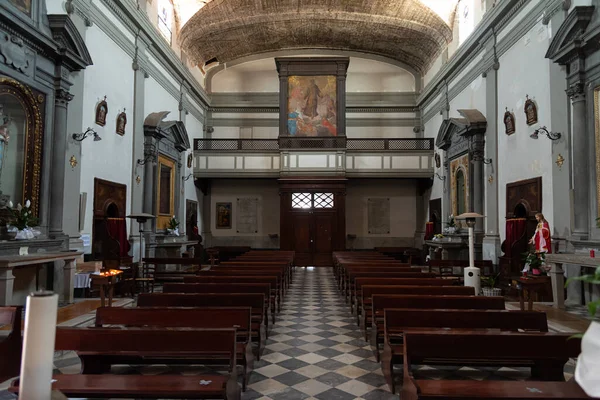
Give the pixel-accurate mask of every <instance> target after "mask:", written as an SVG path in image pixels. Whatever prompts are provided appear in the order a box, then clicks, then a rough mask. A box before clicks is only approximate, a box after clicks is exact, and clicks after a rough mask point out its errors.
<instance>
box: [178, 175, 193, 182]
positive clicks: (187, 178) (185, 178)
mask: <svg viewBox="0 0 600 400" xmlns="http://www.w3.org/2000/svg"><path fill="white" fill-rule="evenodd" d="M192 176H194V174H191V173H190V174H189V175H188V176H182V177H181V179H183V180H184V181H189V180H190V178H191V177H192Z"/></svg>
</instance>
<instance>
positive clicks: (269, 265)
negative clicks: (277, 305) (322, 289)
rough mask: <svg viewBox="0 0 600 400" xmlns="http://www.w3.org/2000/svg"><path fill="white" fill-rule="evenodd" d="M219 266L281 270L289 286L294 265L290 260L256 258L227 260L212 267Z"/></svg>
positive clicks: (217, 267) (234, 268) (235, 268)
mask: <svg viewBox="0 0 600 400" xmlns="http://www.w3.org/2000/svg"><path fill="white" fill-rule="evenodd" d="M219 268H223V269H231V270H240V269H255V270H258V269H263V270H265V271H271V270H273V271H279V270H281V273H282V274H283V281H284V282H285V286H284V288H286V287H289V285H290V284H291V283H292V271H293V268H292V265H291V264H290V263H289V262H288V261H275V260H268V261H266V260H265V261H263V260H259V259H257V260H254V259H251V260H249V261H227V262H224V263H222V264H219V265H216V266H215V267H213V268H212V270H217V269H219Z"/></svg>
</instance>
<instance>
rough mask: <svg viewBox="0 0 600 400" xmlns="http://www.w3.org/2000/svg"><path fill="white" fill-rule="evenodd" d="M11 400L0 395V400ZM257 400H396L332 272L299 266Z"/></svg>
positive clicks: (503, 375)
mask: <svg viewBox="0 0 600 400" xmlns="http://www.w3.org/2000/svg"><path fill="white" fill-rule="evenodd" d="M55 367H56V369H55V373H77V372H79V368H80V363H79V360H78V358H77V356H76V355H75V354H74V353H71V352H69V353H64V354H57V357H56V359H55ZM573 369H574V364H573V363H570V364H569V365H567V370H566V371H565V376H566V378H567V379H569V378H570V377H571V376H572V373H573ZM117 371H118V373H125V374H127V373H134V374H135V373H142V374H148V375H153V374H169V373H170V374H172V373H181V374H185V375H194V374H201V373H206V372H208V370H207V369H206V368H204V367H174V368H168V367H167V366H142V367H136V366H123V367H121V368H119V369H118V370H117ZM399 372H400V371H399ZM414 373H415V375H416V376H417V377H419V378H420V379H477V380H483V379H504V380H506V379H509V380H510V379H519V380H520V379H524V378H526V377H527V375H528V371H526V370H522V369H518V368H471V367H462V368H457V367H435V366H417V368H416V370H415V371H414ZM401 375H402V374H401V373H400V376H401ZM240 379H241V378H240ZM14 398H15V397H13V395H11V394H8V393H7V392H2V391H0V400H7V399H14ZM255 399H260V400H269V399H272V400H301V399H319V400H360V399H365V400H388V399H398V396H395V395H392V394H391V393H390V392H389V389H388V387H387V385H386V383H385V380H384V378H383V374H382V371H381V367H380V365H379V364H378V363H377V362H375V358H374V356H373V352H372V349H371V347H370V345H369V344H368V343H367V342H365V341H364V339H363V335H362V334H361V332H360V330H359V328H358V327H357V325H356V321H355V318H353V316H352V315H351V314H350V309H349V307H348V305H347V304H345V303H344V300H343V298H342V297H341V296H340V295H339V292H338V290H337V287H336V286H335V280H334V278H333V273H332V270H331V269H329V268H296V271H295V273H294V283H293V284H292V286H291V288H290V290H289V291H288V293H287V294H286V298H285V301H284V303H283V308H282V311H281V313H280V314H279V315H278V318H277V322H276V324H275V325H274V326H273V327H272V329H271V332H270V335H269V339H268V340H267V342H266V346H265V349H264V352H263V354H262V357H261V360H260V361H255V363H254V371H253V372H252V374H251V376H250V381H249V385H248V389H247V390H246V392H245V393H243V394H242V400H255Z"/></svg>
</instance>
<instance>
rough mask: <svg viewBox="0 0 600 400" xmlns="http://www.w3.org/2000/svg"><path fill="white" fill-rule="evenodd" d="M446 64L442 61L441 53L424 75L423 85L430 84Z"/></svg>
mask: <svg viewBox="0 0 600 400" xmlns="http://www.w3.org/2000/svg"><path fill="white" fill-rule="evenodd" d="M443 65H444V63H443V61H442V55H441V54H440V55H439V56H438V58H436V59H435V61H434V62H433V64H432V65H431V67H430V68H429V70H428V71H427V72H426V73H425V75H424V76H423V87H426V86H427V85H429V82H431V80H432V79H433V78H434V77H435V74H437V73H438V71H439V70H440V69H441V68H442V66H443Z"/></svg>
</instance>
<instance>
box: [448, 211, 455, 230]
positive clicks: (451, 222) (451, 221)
mask: <svg viewBox="0 0 600 400" xmlns="http://www.w3.org/2000/svg"><path fill="white" fill-rule="evenodd" d="M446 225H447V226H448V228H456V221H455V220H454V215H453V214H450V215H449V216H448V222H446Z"/></svg>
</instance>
